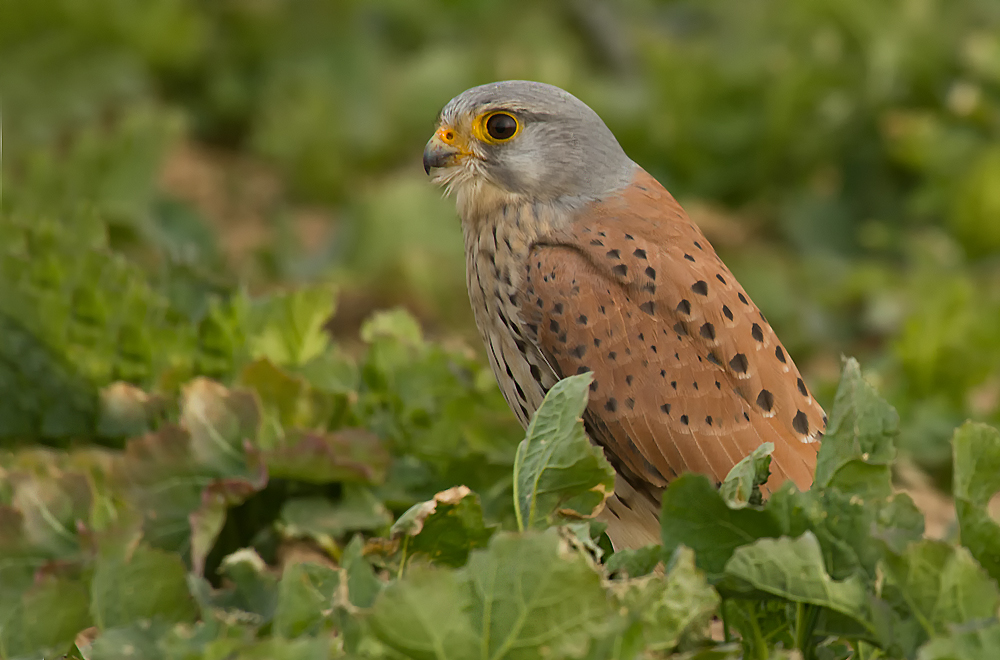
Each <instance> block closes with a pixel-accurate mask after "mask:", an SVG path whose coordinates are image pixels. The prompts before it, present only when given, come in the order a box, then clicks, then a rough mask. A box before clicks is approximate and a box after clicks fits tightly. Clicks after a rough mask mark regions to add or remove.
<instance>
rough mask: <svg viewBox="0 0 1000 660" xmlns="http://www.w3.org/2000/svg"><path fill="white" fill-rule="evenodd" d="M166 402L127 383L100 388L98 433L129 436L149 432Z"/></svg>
mask: <svg viewBox="0 0 1000 660" xmlns="http://www.w3.org/2000/svg"><path fill="white" fill-rule="evenodd" d="M163 403H164V402H163V401H162V400H161V399H159V398H158V397H156V396H152V395H150V394H148V393H146V392H144V391H142V390H141V389H139V388H138V387H136V386H134V385H131V384H129V383H124V382H121V381H119V382H115V383H111V384H110V385H108V386H107V387H105V388H104V389H103V390H101V398H100V409H99V411H98V418H97V433H98V434H100V435H102V436H105V437H108V438H130V437H133V436H137V435H142V434H143V433H147V432H149V431H150V429H151V422H152V421H153V418H154V416H155V415H156V414H158V413H159V412H160V411H161V410H162V409H163V407H164V405H163Z"/></svg>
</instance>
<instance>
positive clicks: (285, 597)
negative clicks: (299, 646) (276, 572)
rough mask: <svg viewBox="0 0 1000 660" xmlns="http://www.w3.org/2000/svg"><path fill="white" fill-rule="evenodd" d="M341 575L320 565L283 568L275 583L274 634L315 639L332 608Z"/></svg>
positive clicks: (299, 565)
mask: <svg viewBox="0 0 1000 660" xmlns="http://www.w3.org/2000/svg"><path fill="white" fill-rule="evenodd" d="M339 586H340V573H339V572H338V571H337V570H335V569H333V568H330V567H329V566H324V565H322V564H317V563H313V562H299V563H295V564H290V565H287V566H285V570H284V572H283V573H282V575H281V582H279V583H278V605H277V608H276V609H275V612H274V631H275V633H276V634H278V635H281V636H282V637H298V636H300V635H307V634H309V635H315V634H317V633H318V632H320V631H321V630H322V629H323V627H324V623H325V621H326V617H327V615H328V614H329V612H330V610H331V609H332V608H333V598H334V593H335V592H336V590H337V588H338V587H339Z"/></svg>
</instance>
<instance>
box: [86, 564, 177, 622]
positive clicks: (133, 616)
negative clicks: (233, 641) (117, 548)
mask: <svg viewBox="0 0 1000 660" xmlns="http://www.w3.org/2000/svg"><path fill="white" fill-rule="evenodd" d="M186 574H187V570H186V568H185V566H184V562H182V561H181V558H180V556H178V555H177V554H174V553H169V552H164V551H163V550H157V549H156V548H150V547H149V546H147V545H145V544H141V545H139V546H138V547H136V548H135V549H134V550H133V551H132V552H131V553H130V554H128V555H122V554H119V553H115V554H102V555H101V556H99V557H98V560H97V563H96V567H95V569H94V579H93V581H92V583H91V586H90V591H91V594H90V598H91V600H90V614H91V616H92V617H93V620H94V623H95V624H96V625H97V626H98V627H99V628H101V629H102V630H103V629H107V628H114V627H117V626H122V625H127V624H129V623H132V622H133V621H138V620H140V619H151V618H153V617H157V618H158V619H160V620H162V621H168V622H174V621H192V620H194V617H195V614H196V610H195V602H194V600H193V599H192V598H191V594H190V593H188V588H187V582H186V579H185V576H186Z"/></svg>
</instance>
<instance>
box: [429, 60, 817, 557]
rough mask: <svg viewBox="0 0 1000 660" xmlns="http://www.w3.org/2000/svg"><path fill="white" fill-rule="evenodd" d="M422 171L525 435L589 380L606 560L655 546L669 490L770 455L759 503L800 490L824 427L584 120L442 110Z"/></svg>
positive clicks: (527, 94) (732, 281) (740, 310)
mask: <svg viewBox="0 0 1000 660" xmlns="http://www.w3.org/2000/svg"><path fill="white" fill-rule="evenodd" d="M423 166H424V171H425V173H427V174H428V175H431V177H432V181H433V182H434V183H436V184H438V185H440V186H443V187H444V189H445V192H446V194H448V195H450V196H452V197H454V199H455V204H456V209H457V212H458V215H459V216H460V220H461V227H462V233H463V236H464V242H465V257H466V284H467V286H468V292H469V299H470V302H471V305H472V311H473V315H474V317H475V322H476V327H477V329H478V331H479V335H480V338H481V339H482V341H483V344H484V345H485V348H486V353H487V355H488V358H489V363H490V366H491V367H492V370H493V373H494V374H495V376H496V379H497V382H498V384H499V386H500V390H501V391H502V393H503V396H504V398H505V399H506V401H507V403H508V405H509V406H510V408H511V410H512V411H513V413H514V415H515V416H516V417H517V419H518V421H519V422H520V423H521V425H522V426H524V427H525V428H527V426H528V424H529V423H530V421H531V417H532V415H533V414H534V412H535V411H536V410H537V409H538V407H539V406H540V405H541V403H542V400H543V398H544V397H545V394H546V392H548V390H549V389H550V388H551V387H553V385H555V383H556V382H558V381H559V380H561V379H562V378H566V377H568V376H572V375H574V374H580V373H586V372H590V373H591V378H592V381H591V383H590V390H589V395H588V396H589V399H588V402H587V407H586V409H585V411H584V414H583V423H584V427H585V430H586V433H587V435H588V437H589V439H590V440H591V442H593V443H594V444H596V445H597V446H600V447H601V448H602V449H603V451H604V454H605V456H606V457H607V459H608V461H609V463H610V464H611V465H612V467H614V469H615V472H616V477H615V484H614V492H613V494H612V495H611V496H610V497H609V498H608V499H607V500H606V502H605V507H604V509H603V510H602V511H601V512H600V513H599V514H598V519H599V520H601V521H603V522H606V523H607V528H606V531H607V534H608V537H609V539H610V540H611V543H612V546H613V547H614V548H615V549H616V550H618V549H622V548H638V547H642V546H644V545H649V544H652V543H659V542H660V524H659V514H660V508H661V499H662V494H663V491H664V489H665V488H666V487H667V485H668V484H669V483H670V482H671V481H672V480H673V479H675V478H676V477H677V476H679V475H680V474H682V473H685V472H696V473H702V474H705V475H707V476H708V477H709V478H710V479H712V480H714V481H715V482H716V483H720V482H721V481H723V480H724V479H725V477H726V475H727V474H728V472H729V470H730V469H731V468H732V467H733V466H734V465H735V464H736V463H737V462H739V461H740V460H741V459H742V458H743V457H744V456H746V455H748V454H750V453H751V452H752V451H753V450H755V449H756V448H757V447H759V446H760V445H761V444H763V443H765V442H772V443H774V451H773V454H772V462H771V474H770V477H769V479H768V481H767V483H766V484H765V490H766V491H767V492H773V491H774V490H775V489H776V488H777V487H779V486H780V485H781V484H782V483H784V482H785V481H789V480H790V481H792V482H794V483H795V485H796V486H797V487H798V488H799V489H800V490H806V489H808V488H809V487H810V486H811V483H812V477H813V472H814V469H815V462H816V455H817V452H818V448H819V444H820V443H819V440H820V439H821V438H822V435H823V432H824V430H825V428H826V422H827V418H826V415H825V414H824V412H823V408H822V407H821V406H820V404H819V403H818V402H817V401H816V399H815V398H813V396H812V393H811V392H810V391H809V389H808V388H807V387H806V384H805V383H804V381H803V379H802V376H801V374H800V373H799V371H798V369H797V368H796V367H795V364H794V362H793V361H792V358H791V356H789V355H788V353H787V351H786V350H785V349H784V346H783V345H782V344H781V342H780V341H779V339H778V337H777V336H776V335H775V333H774V331H773V330H772V328H771V326H770V325H769V324H768V322H767V320H766V319H765V317H764V315H763V313H762V312H761V311H760V309H759V308H758V307H757V306H756V305H755V304H754V303H753V301H752V300H751V298H750V296H749V295H748V294H747V292H746V290H745V289H743V287H742V286H740V284H739V282H737V280H736V278H735V277H734V276H733V274H732V273H731V272H730V271H729V269H728V268H727V267H726V265H725V264H724V263H723V262H722V260H721V259H720V257H719V256H718V255H717V254H716V252H715V250H714V249H713V247H712V244H711V243H710V242H709V241H708V239H707V238H706V237H705V235H704V234H703V233H702V231H701V230H700V229H699V228H698V227H697V225H695V223H694V222H692V220H691V219H690V218H689V217H688V215H687V213H685V211H684V209H683V208H681V206H680V204H678V203H677V201H676V200H675V199H674V197H673V196H671V194H670V193H669V192H667V190H666V188H664V187H663V185H661V184H660V183H659V181H657V180H656V179H655V178H654V177H653V176H651V175H650V174H649V173H648V172H646V171H645V170H644V169H643V168H642V167H640V166H639V165H638V164H636V163H635V162H633V161H632V160H631V159H630V158H629V157H628V156H627V155H626V154H625V151H624V150H623V149H622V147H621V146H620V145H619V143H618V140H617V139H616V138H615V136H614V134H613V133H612V131H611V130H610V129H609V128H608V127H607V125H606V124H605V123H604V122H603V121H602V120H601V118H600V117H599V116H598V114H597V113H596V112H594V110H592V109H591V108H590V107H589V106H587V105H586V104H585V103H583V102H582V101H580V100H579V99H577V98H576V97H575V96H573V95H572V94H570V93H569V92H566V91H565V90H563V89H560V88H558V87H555V86H552V85H548V84H544V83H539V82H532V81H523V80H512V81H502V82H495V83H489V84H485V85H481V86H478V87H473V88H472V89H469V90H466V91H465V92H463V93H461V94H459V95H458V96H456V97H455V98H453V99H452V100H451V101H449V102H448V103H447V104H446V105H445V106H444V108H443V110H441V112H440V115H439V116H438V119H437V124H436V127H435V130H434V133H433V135H432V137H431V138H430V140H429V141H428V142H427V145H426V147H425V149H424V152H423Z"/></svg>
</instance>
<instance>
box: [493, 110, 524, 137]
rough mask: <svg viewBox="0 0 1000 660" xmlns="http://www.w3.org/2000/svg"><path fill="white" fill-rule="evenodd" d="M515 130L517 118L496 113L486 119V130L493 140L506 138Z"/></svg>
mask: <svg viewBox="0 0 1000 660" xmlns="http://www.w3.org/2000/svg"><path fill="white" fill-rule="evenodd" d="M516 131H517V120H515V119H514V118H513V117H511V116H510V115H504V114H497V115H493V116H492V117H490V118H489V119H488V120H486V132H487V133H489V134H490V137H491V138H493V139H494V140H506V139H507V138H509V137H510V136H512V135H513V134H514V133H515V132H516Z"/></svg>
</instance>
